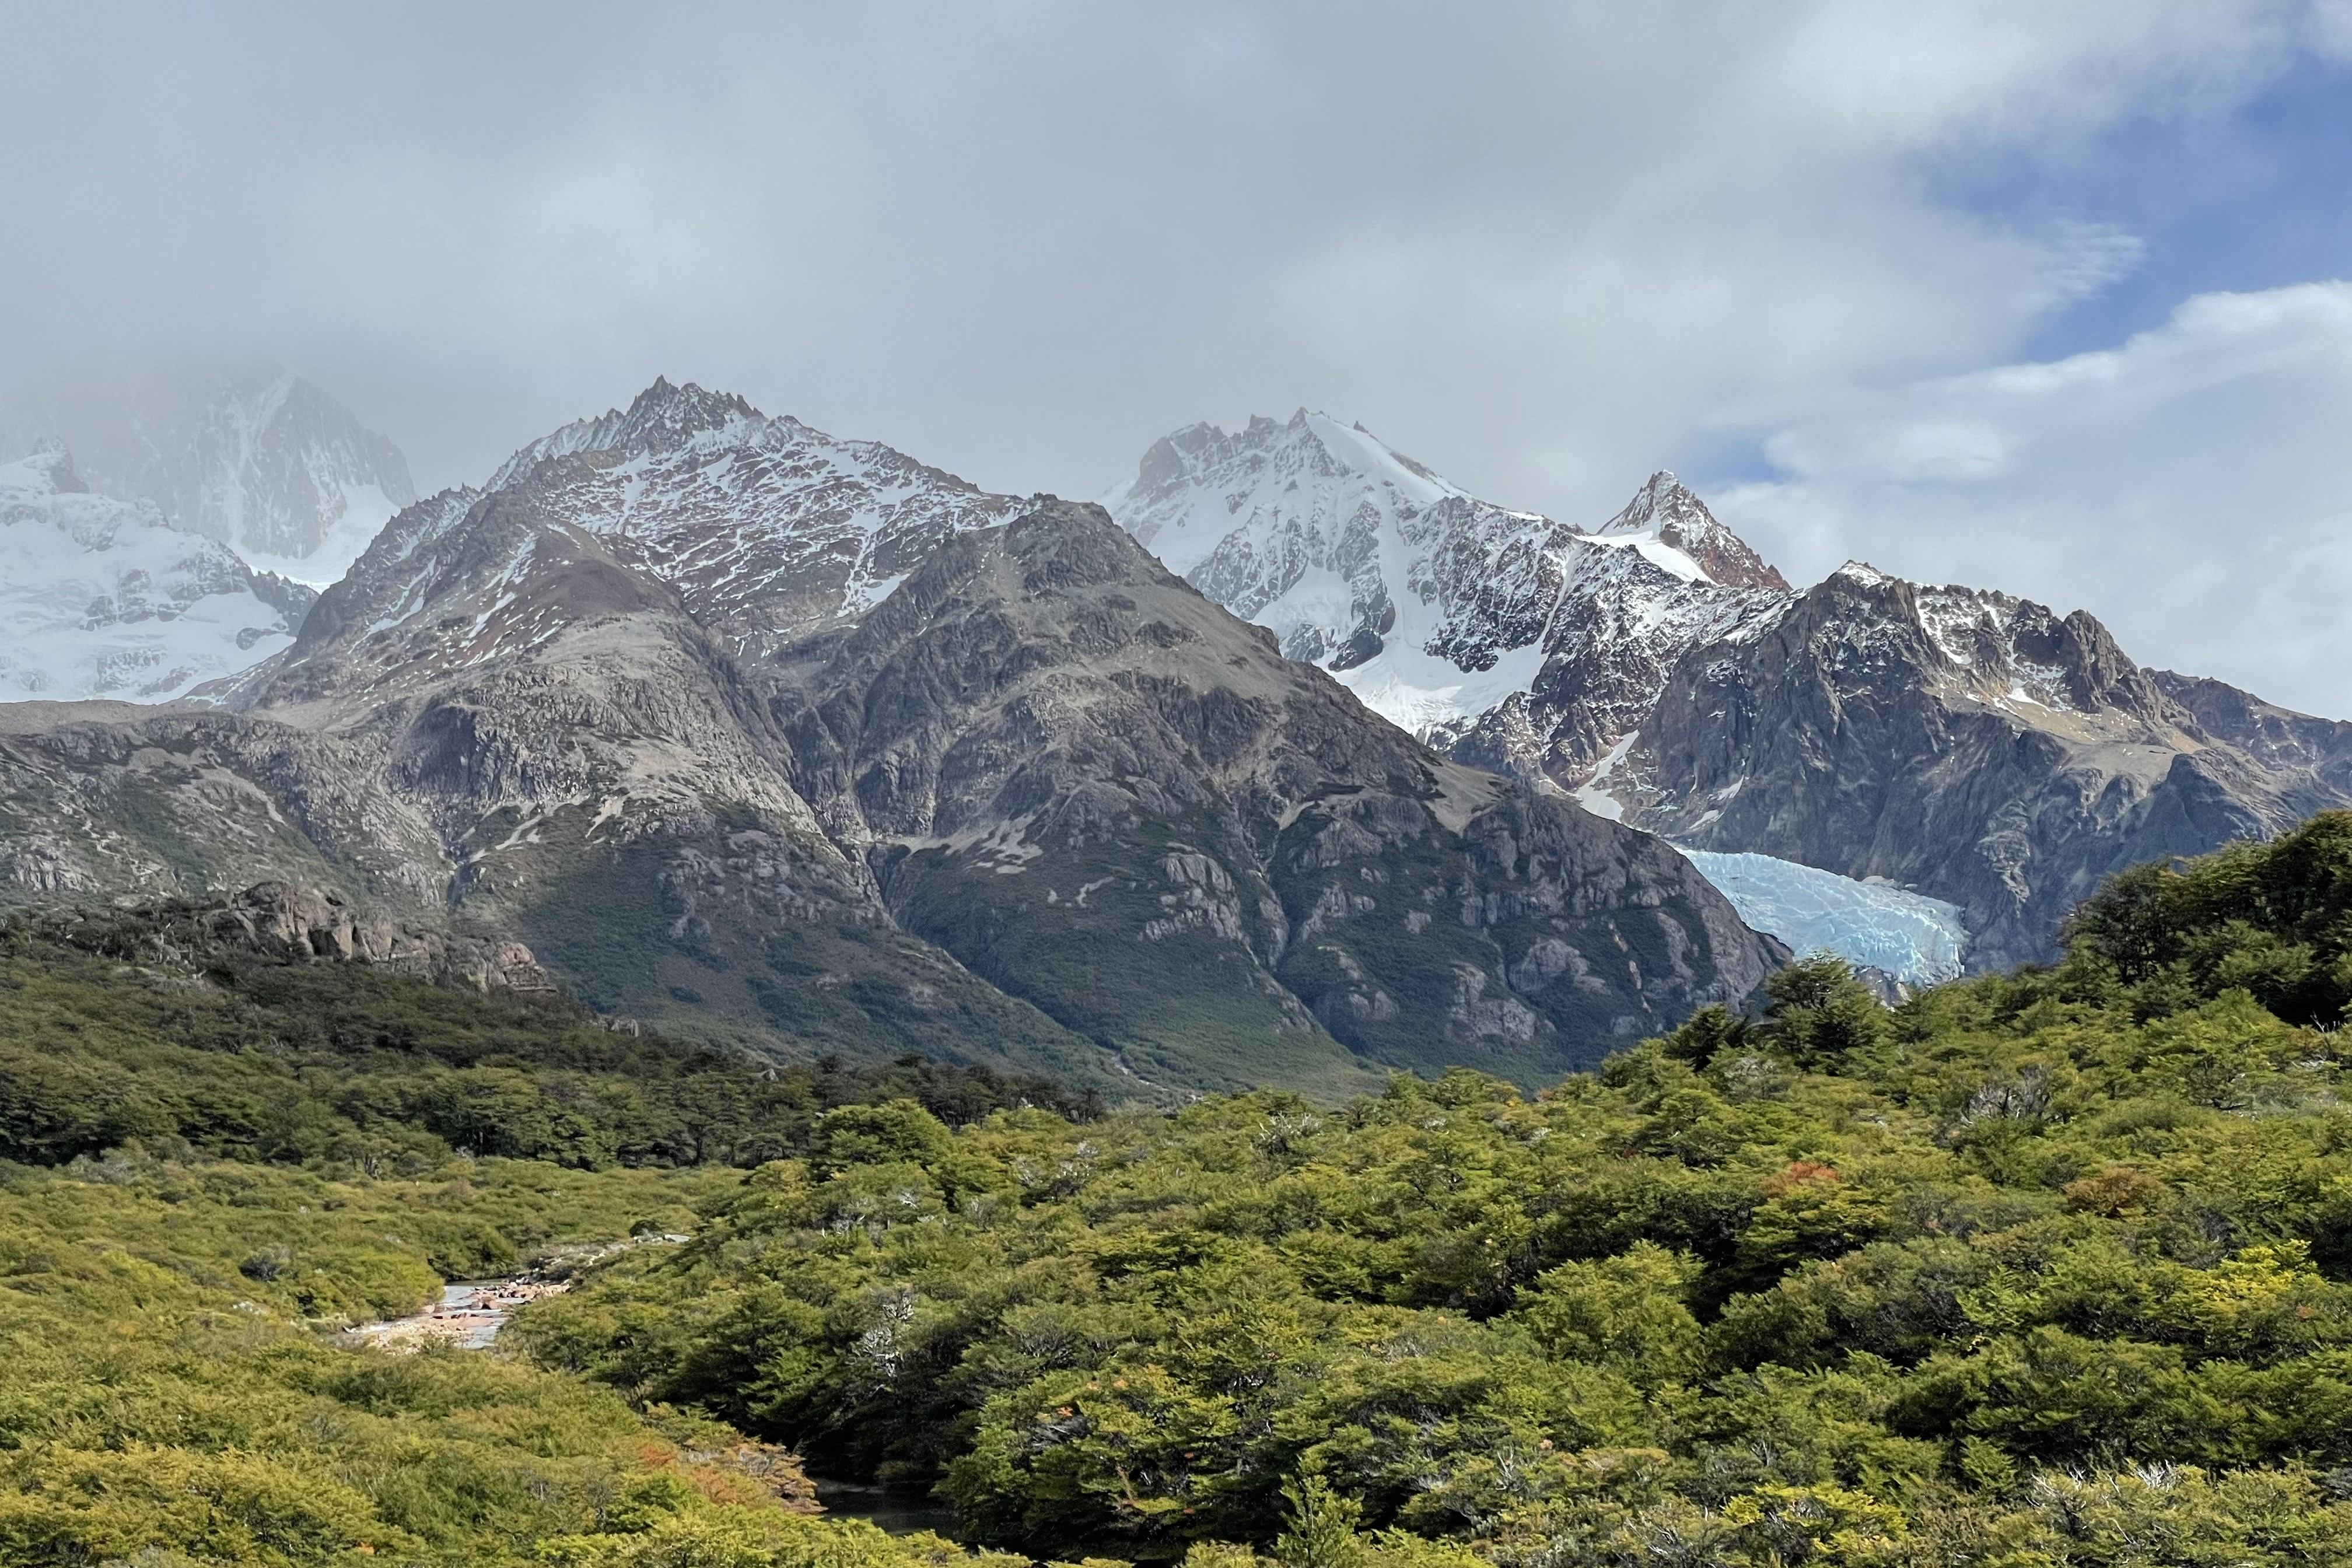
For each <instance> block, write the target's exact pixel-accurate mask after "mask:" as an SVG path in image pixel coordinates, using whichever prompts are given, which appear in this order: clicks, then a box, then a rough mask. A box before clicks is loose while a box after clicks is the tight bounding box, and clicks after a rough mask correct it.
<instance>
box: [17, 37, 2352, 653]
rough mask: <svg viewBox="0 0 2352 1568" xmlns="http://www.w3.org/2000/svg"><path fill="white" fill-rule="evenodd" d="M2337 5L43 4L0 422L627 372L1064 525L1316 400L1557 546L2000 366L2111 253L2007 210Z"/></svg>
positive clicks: (461, 449)
mask: <svg viewBox="0 0 2352 1568" xmlns="http://www.w3.org/2000/svg"><path fill="white" fill-rule="evenodd" d="M2344 15H2345V12H2344V9H2343V4H2342V0H2326V3H2325V4H2322V5H2305V4H2301V3H2299V0H2115V3H2112V4H2102V3H2097V0H2080V3H2076V4H2069V5H2049V4H2047V3H2046V0H1912V3H1909V4H1906V5H1884V4H1881V3H1879V0H1788V3H1786V4H1779V5H1721V4H1708V3H1702V0H1658V3H1656V4H1650V5H1616V6H1563V5H1553V4H1547V3H1542V0H1524V3H1520V4H1498V5H1481V6H1473V7H1431V6H1426V5H1412V4H1406V3H1404V0H1360V3H1356V4H1340V3H1337V0H1299V3H1297V4H1285V5H1244V4H1234V3H1218V0H1203V3H1202V4H1200V5H1188V6H1181V7H1173V8H1171V7H1122V6H1105V5H1090V4H1083V3H1080V0H1003V3H979V4H971V5H940V6H933V7H925V8H902V7H889V6H852V5H829V4H819V5H795V6H776V5H760V4H754V3H751V0H735V3H730V0H711V3H710V4H707V5H698V6H696V7H693V8H691V9H690V10H688V11H687V12H684V13H681V14H680V15H678V16H665V17H664V18H662V19H661V20H660V21H659V23H658V24H656V23H651V22H648V21H647V20H646V17H645V16H644V15H643V13H642V11H641V8H629V7H625V6H623V5H619V4H616V3H609V4H594V3H578V4H571V5H552V4H545V5H532V4H520V3H519V4H515V5H499V6H489V7H484V6H479V5H459V4H455V3H449V0H419V3H417V4H414V5H404V6H399V7H392V8H388V9H387V8H384V7H377V8H375V9H374V10H373V11H352V10H349V9H346V8H338V7H328V6H314V5H294V4H290V3H287V4H273V3H269V0H255V3H254V4H252V5H239V6H234V7H228V8H226V9H219V8H215V11H213V12H210V13H198V12H187V13H182V12H178V11H174V10H173V9H171V8H169V7H139V8H135V9H124V8H113V7H110V6H107V5H86V6H66V7H50V8H47V10H41V9H38V8H36V9H35V10H33V11H32V12H31V13H30V14H28V15H27V16H24V17H20V18H15V19H12V24H11V33H10V41H11V45H12V47H13V50H14V52H15V54H16V58H23V59H37V60H41V61H44V62H47V65H46V67H45V68H41V69H37V70H26V71H22V72H19V73H18V74H17V75H16V77H15V78H13V79H12V80H11V90H10V91H9V93H7V94H5V95H0V142H5V144H6V145H8V146H9V147H11V148H12V149H16V150H17V154H18V155H16V156H14V157H12V158H10V159H8V160H6V161H5V162H0V211H5V212H7V213H8V214H9V215H10V217H11V220H12V223H11V228H10V232H9V235H8V242H7V243H6V244H5V245H0V299H5V300H8V301H9V302H10V307H11V315H10V325H11V327H12V329H14V330H13V331H10V332H7V333H0V383H5V382H6V381H8V380H10V379H14V378H15V377H16V376H17V375H18V374H26V373H30V372H32V371H34V370H37V368H38V367H39V366H40V365H41V364H43V363H47V362H53V361H58V360H71V359H75V358H80V357H86V356H89V355H92V354H99V355H104V356H139V355H145V354H152V353H172V352H182V351H185V352H204V353H269V354H273V355H275V356H276V357H278V358H279V359H282V360H284V361H286V362H288V363H293V364H296V365H298V366H300V367H301V368H303V369H304V370H305V371H306V372H308V373H309V374H312V375H313V376H315V377H317V378H319V379H320V380H321V381H323V382H324V383H325V384H327V385H328V386H329V387H330V388H331V389H332V390H334V391H336V392H337V393H338V394H339V395H342V396H344V397H345V398H346V399H347V400H348V401H350V402H351V403H352V405H354V406H355V407H356V408H357V409H358V411H359V412H361V413H362V415H363V416H366V417H368V418H369V419H371V420H372V421H373V423H375V424H377V425H379V426H382V427H383V428H385V429H386V430H387V431H389V432H390V433H391V434H393V435H394V437H396V438H397V439H398V440H400V442H401V443H402V444H403V446H404V447H406V448H407V449H408V451H409V453H410V456H411V458H412V460H413V462H414V465H415V469H416V471H417V473H418V476H419V478H420V479H421V480H424V481H425V482H428V483H439V482H454V481H457V480H460V479H478V478H479V477H480V476H482V475H483V474H484V473H486V472H488V469H489V468H491V467H492V466H493V465H495V463H496V462H498V461H499V458H502V457H503V456H504V455H505V454H506V453H507V452H509V451H510V450H512V449H513V448H514V447H517V446H519V445H520V444H521V443H522V442H524V441H526V440H528V439H530V438H531V437H534V436H536V435H539V434H541V433H542V432H543V431H545V430H547V429H549V428H552V427H553V426H557V425H560V424H562V423H563V422H564V421H566V420H569V419H571V418H573V417H576V416H580V415H582V414H583V413H589V412H593V411H596V410H599V409H601V408H603V407H604V406H606V405H610V404H612V403H614V402H616V401H620V400H623V399H625V398H626V397H627V396H628V395H630V394H631V393H632V392H633V391H634V390H635V388H636V387H638V386H640V385H642V384H645V383H646V382H647V381H649V380H651V379H652V377H653V376H654V375H655V374H657V373H659V374H668V375H670V376H672V377H673V378H679V377H691V378H693V379H697V380H700V381H704V382H706V383H709V384H718V385H723V386H726V387H729V388H730V389H731V390H735V391H740V392H741V393H743V394H744V395H748V396H750V397H751V398H752V399H753V400H754V401H755V402H757V403H759V404H760V405H762V406H764V407H768V408H771V409H772V410H775V411H778V412H787V413H793V414H796V415H799V416H802V417H803V418H806V419H808V420H810V421H811V422H813V423H815V424H817V425H819V426H824V427H825V428H828V429H833V430H835V431H838V432H839V433H841V434H844V435H850V436H864V437H877V438H881V439H885V440H888V441H891V442H892V443H894V444H896V445H898V446H899V447H904V448H905V449H907V450H908V451H910V452H913V453H915V454H917V455H919V456H920V457H921V458H924V459H925V460H927V461H930V462H934V463H938V464H940V465H942V466H945V467H948V468H953V469H955V470H957V471H959V472H961V473H964V474H965V475H967V476H968V477H969V478H971V479H975V480H977V481H979V482H982V483H984V484H988V485H992V486H994V487H998V488H1003V489H1015V490H1030V489H1055V490H1060V491H1062V492H1064V493H1071V494H1090V493H1098V492H1099V491H1100V490H1101V489H1105V488H1107V487H1108V485H1109V484H1110V483H1111V482H1113V481H1115V480H1116V479H1119V478H1122V477H1124V475H1125V473H1126V472H1127V471H1128V470H1129V466H1130V465H1131V464H1132V463H1133V462H1134V460H1135V458H1136V457H1137V456H1138V455H1139V454H1140V452H1141V451H1142V450H1143V448H1144V447H1146V446H1147V445H1148V444H1149V443H1150V441H1151V440H1152V439H1153V438H1154V437H1157V436H1159V435H1160V434H1161V433H1163V432H1165V431H1166V430H1167V429H1169V428H1171V427H1172V426H1176V425H1179V424H1182V423H1187V422H1190V421H1192V420H1194V419H1200V418H1216V419H1222V420H1226V421H1231V420H1234V419H1236V418H1239V417H1241V416H1245V415H1247V414H1249V413H1251V412H1272V413H1276V414H1277V415H1279V414H1284V413H1286V412H1287V411H1288V410H1289V409H1290V408H1291V407H1293V406H1296V405H1300V404H1309V405H1318V406H1321V407H1326V408H1328V409H1331V410H1332V411H1334V412H1336V413H1339V414H1342V415H1344V416H1348V417H1349V418H1354V419H1360V420H1362V421H1363V422H1364V423H1365V424H1366V425H1367V426H1370V428H1372V429H1374V430H1376V431H1378V432H1379V433H1380V434H1381V436H1383V437H1386V438H1387V439H1389V440H1391V441H1392V442H1394V443H1396V444H1397V445H1399V446H1401V447H1403V448H1404V449H1405V450H1407V451H1410V452H1412V454H1413V455H1415V456H1416V457H1418V458H1422V459H1423V460H1424V461H1426V462H1429V463H1430V464H1432V465H1433V467H1435V468H1438V469H1439V470H1441V471H1443V472H1444V473H1446V474H1447V475H1448V476H1449V477H1451V478H1453V479H1456V480H1457V481H1458V482H1461V483H1463V484H1465V485H1466V486H1468V487H1469V488H1471V489H1475V490H1476V491H1479V492H1480V493H1484V494H1487V495H1490V496H1492V497H1494V498H1495V499H1496V500H1501V501H1505V502H1507V503H1510V504H1515V505H1522V506H1532V507H1538V508H1541V509H1543V510H1548V511H1551V512H1553V513H1555V514H1558V515H1560V516H1564V517H1568V518H1572V519H1593V518H1598V517H1601V516H1605V515H1607V513H1608V511H1610V510H1614V508H1615V507H1616V506H1617V505H1618V504H1619V503H1621V502H1622V500H1623V497H1624V495H1625V494H1626V493H1627V492H1629V491H1630V490H1631V489H1632V488H1633V486H1634V485H1635V484H1636V483H1638V482H1639V481H1640V479H1642V478H1643V476H1644V475H1646V474H1647V473H1648V472H1649V471H1650V470H1651V469H1652V468H1656V467H1659V466H1661V465H1665V466H1672V467H1675V468H1681V469H1683V470H1685V471H1688V472H1701V473H1703V472H1704V471H1706V469H1707V468H1709V467H1710V466H1712V467H1714V468H1717V469H1718V470H1721V471H1730V472H1738V473H1743V474H1752V473H1754V472H1757V471H1759V462H1760V459H1759V458H1756V456H1755V447H1754V443H1755V441H1756V440H1757V439H1758V438H1759V437H1760V436H1761V435H1764V434H1769V433H1771V432H1776V431H1777V432H1783V433H1786V434H1787V436H1788V439H1790V440H1792V441H1801V440H1806V439H1811V440H1816V441H1822V442H1826V441H1830V440H1831V439H1832V428H1833V426H1835V425H1836V423H1837V421H1836V419H1835V418H1834V417H1833V416H1834V415H1835V414H1836V412H1837V398H1838V397H1839V396H1840V395H1841V394H1840V392H1839V389H1841V388H1857V387H1881V386H1889V385H1894V386H1909V385H1912V384H1916V383H1921V382H1925V381H1927V380H1931V379H1933V378H1937V377H1944V376H1949V375H1951V374H1956V373H1962V372H1967V371H1970V370H1973V369H1975V368H1977V367H1981V366H1985V365H1990V364H2000V363H2008V362H2011V361H2014V360H2017V359H2019V358H2020V357H2021V355H2022V354H2024V353H2026V349H2027V345H2028V344H2029V343H2030V342H2032V340H2033V338H2034V336H2035V334H2036V333H2038V332H2041V331H2043V330H2044V329H2045V328H2046V327H2048V325H2049V324H2050V323H2051V322H2052V321H2055V320H2058V319H2061V318H2063V317H2064V315H2065V313H2066V312H2067V311H2069V310H2073V309H2075V308H2076V307H2078V306H2079V304H2080V302H2081V301H2083V300H2085V299H2086V298H2090V297H2093V296H2096V295H2098V293H2099V291H2100V290H2102V289H2110V288H2111V287H2112V285H2113V284H2114V283H2115V280H2116V279H2118V278H2119V277H2122V276H2124V275H2126V274H2127V273H2129V272H2130V271H2131V269H2132V268H2135V267H2137V266H2139V265H2140V264H2141V260H2142V249H2143V247H2142V242H2141V240H2140V239H2139V238H2138V237H2137V236H2136V235H2135V234H2134V233H2132V232H2130V231H2129V226H2127V225H2123V226H2119V225H2118V224H2117V222H2116V221H2115V219H2114V218H2113V216H2112V215H2109V214H2105V213H2103V212H2102V210H2101V209H2100V207H2099V205H2098V203H2097V202H2096V201H2095V199H2091V200H2084V201H2074V200H2071V199H2069V200H2064V201H2052V200H2043V199H2037V200H2035V201H2032V202H2026V201H2020V200H2010V199H2007V197H2006V196H2005V195H2004V193H2006V192H2010V191H2011V188H2012V187H2018V188H2022V187H2025V186H2034V188H2036V189H2037V190H2038V189H2040V186H2039V185H2037V184H2036V182H2037V181H2042V182H2044V183H2047V181H2050V180H2057V181H2058V183H2059V184H2062V185H2063V186H2064V188H2065V189H2066V190H2067V191H2069V192H2074V191H2077V190H2088V191H2089V192H2090V193H2091V195H2093V196H2095V194H2096V188H2097V172H2098V171H2099V170H2100V169H2101V168H2103V167H2104V166H2105V162H2106V161H2108V160H2111V159H2113V158H2115V157H2117V156H2126V157H2127V156H2128V155H2129V152H2130V149H2131V148H2132V147H2133V146H2135V145H2137V142H2136V141H2135V138H2136V136H2137V134H2138V132H2139V131H2141V130H2142V129H2144V128H2146V127H2148V126H2160V127H2166V128H2170V129H2172V130H2178V131H2179V132H2180V134H2179V136H2177V137H2175V138H2173V141H2172V142H2168V143H2167V144H2168V145H2172V144H2175V143H2177V144H2179V145H2184V146H2194V145H2197V144H2199V142H2198V138H2197V137H2196V136H2195V135H2193V134H2191V133H2190V132H2194V131H2195V130H2196V129H2197V128H2199V127H2205V126H2213V125H2221V124H2224V123H2231V124H2234V123H2237V122H2238V121H2240V120H2242V119H2243V118H2244V117H2243V114H2242V111H2243V110H2244V109H2245V107H2246V106H2247V105H2248V104H2249V103H2252V102H2254V101H2256V100H2258V99H2259V98H2260V96H2261V95H2262V94H2263V92H2264V91H2265V90H2266V89H2267V88H2268V86H2269V84H2272V83H2274V82H2276V81H2279V80H2282V79H2285V78H2286V77H2287V76H2289V75H2292V74H2293V73H2294V72H2295V71H2297V70H2301V69H2306V68H2309V67H2310V64H2311V62H2312V61H2313V60H2315V59H2323V58H2328V51H2329V50H2330V49H2333V48H2336V47H2337V44H2338V42H2340V40H2341V39H2342V38H2343V37H2347V36H2352V35H2347V33H2346V32H2345V29H2344V26H2343V25H2342V17H2343V16H2344ZM2182 128H2186V129H2185V130H2183V129H2182ZM2118 148H2121V149H2123V151H2122V152H2121V153H2118V151H2117V149H2118ZM2021 171H2022V173H2021ZM2060 175H2063V176H2064V178H2063V180H2060V179H2059V176H2060ZM2223 183H2224V184H2226V183H2227V182H2223ZM2311 199H2312V200H2315V201H2325V200H2326V199H2329V198H2328V195H2327V194H2326V193H2319V194H2317V195H2313V196H2312V197H2311ZM2250 243H2251V242H2250ZM2276 280H2277V279H2273V278H2270V277H2267V276H2266V277H2264V278H2263V279H2261V280H2260V281H2261V282H2263V283H2265V284H2267V283H2270V282H2274V281H2276ZM2199 286H2202V285H2199ZM1855 439H1859V437H1855ZM2012 439H2013V432H2011V431H2010V430H2009V428H2008V427H2007V426H2002V425H2000V424H1998V423H1997V422H1996V423H1988V422H1987V421H1985V420H1983V419H1977V418H1972V417H1961V416H1954V417H1952V418H1948V419H1946V420H1944V421H1942V422H1941V423H1940V424H1932V425H1931V424H1930V423H1928V422H1925V421H1922V422H1921V423H1919V424H1918V425H1917V426H1914V427H1906V429H1904V430H1902V431H1899V432H1894V433H1890V434H1887V435H1886V436H1885V437H1884V440H1885V441H1886V442H1890V443H1893V445H1892V446H1889V447H1887V448H1886V450H1885V453H1884V454H1882V456H1881V457H1880V458H1876V459H1874V461H1878V462H1880V463H1882V464H1883V465H1892V466H1894V467H1895V468H1904V467H1905V466H1906V465H1908V468H1907V469H1906V471H1916V472H1917V473H1921V474H1929V475H1935V474H1947V473H1958V474H1968V473H1973V472H1977V471H1979V470H1982V469H1986V468H2000V467H2002V466H2003V465H2011V464H2014V463H2016V462H2018V461H2020V460H2021V458H2019V457H2018V455H2017V453H2016V452H2015V451H2014V450H2013V448H2012ZM1938 482H1948V481H1938ZM2100 605H2101V607H2102V608H2103V609H2104V608H2105V607H2106V601H2105V600H2101V601H2100Z"/></svg>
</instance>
